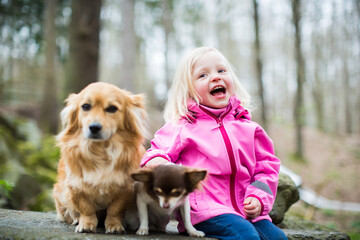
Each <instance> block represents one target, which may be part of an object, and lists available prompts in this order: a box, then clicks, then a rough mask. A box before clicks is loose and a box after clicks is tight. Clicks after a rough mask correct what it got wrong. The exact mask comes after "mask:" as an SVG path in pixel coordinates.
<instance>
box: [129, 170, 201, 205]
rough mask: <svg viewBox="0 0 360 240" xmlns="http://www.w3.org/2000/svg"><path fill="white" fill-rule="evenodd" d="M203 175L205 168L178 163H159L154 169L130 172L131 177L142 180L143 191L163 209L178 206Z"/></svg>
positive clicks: (196, 185)
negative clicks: (187, 166)
mask: <svg viewBox="0 0 360 240" xmlns="http://www.w3.org/2000/svg"><path fill="white" fill-rule="evenodd" d="M205 176H206V170H200V169H191V168H186V167H182V166H179V165H159V166H157V167H155V168H154V169H141V170H139V171H138V172H136V173H134V174H132V178H133V179H134V180H136V181H139V182H142V183H143V184H144V189H145V191H146V192H147V193H148V194H149V195H150V196H151V197H152V198H153V199H154V200H156V201H157V202H158V203H159V205H160V206H161V207H162V208H165V209H173V208H176V207H178V206H179V205H180V204H181V203H182V200H183V199H184V197H186V196H187V195H188V194H189V193H191V192H193V191H194V190H195V189H196V188H197V187H198V185H199V183H200V181H201V180H203V179H204V178H205Z"/></svg>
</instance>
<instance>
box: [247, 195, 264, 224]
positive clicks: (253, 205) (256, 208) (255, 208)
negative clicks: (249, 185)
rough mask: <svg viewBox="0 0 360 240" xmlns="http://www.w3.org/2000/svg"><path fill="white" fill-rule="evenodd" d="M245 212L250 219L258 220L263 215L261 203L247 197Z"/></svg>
mask: <svg viewBox="0 0 360 240" xmlns="http://www.w3.org/2000/svg"><path fill="white" fill-rule="evenodd" d="M244 212H245V214H246V217H247V218H248V219H254V218H257V217H258V216H259V215H260V213H261V203H260V201H259V200H258V199H257V198H254V197H247V198H246V199H245V200H244Z"/></svg>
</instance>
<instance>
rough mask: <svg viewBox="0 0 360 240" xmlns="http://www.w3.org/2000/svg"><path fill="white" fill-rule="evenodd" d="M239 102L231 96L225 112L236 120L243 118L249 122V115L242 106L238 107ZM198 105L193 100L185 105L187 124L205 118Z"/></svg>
mask: <svg viewBox="0 0 360 240" xmlns="http://www.w3.org/2000/svg"><path fill="white" fill-rule="evenodd" d="M240 104H241V102H240V100H239V99H238V98H237V97H236V96H232V97H230V99H229V103H228V105H227V108H226V110H225V112H226V113H227V112H229V114H232V115H233V116H234V117H235V118H236V119H240V118H245V119H248V120H251V114H250V113H249V111H248V110H246V109H245V108H244V107H243V106H241V105H240ZM200 106H201V105H199V104H198V103H197V102H196V101H195V100H193V99H189V100H188V103H187V108H188V110H189V112H188V114H187V115H186V117H185V118H186V119H187V120H188V121H189V122H192V123H194V122H196V118H199V117H202V116H206V115H207V114H206V113H205V112H204V111H203V110H202V109H201V107H200Z"/></svg>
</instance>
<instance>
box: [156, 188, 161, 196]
mask: <svg viewBox="0 0 360 240" xmlns="http://www.w3.org/2000/svg"><path fill="white" fill-rule="evenodd" d="M155 194H156V195H160V196H161V195H162V194H163V191H161V189H155Z"/></svg>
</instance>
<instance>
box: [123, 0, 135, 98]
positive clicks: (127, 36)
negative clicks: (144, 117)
mask: <svg viewBox="0 0 360 240" xmlns="http://www.w3.org/2000/svg"><path fill="white" fill-rule="evenodd" d="M134 4H135V1H133V0H123V4H122V19H123V20H122V21H123V32H122V35H121V36H122V56H123V58H122V77H123V78H122V79H121V81H122V87H123V88H125V89H127V90H129V91H131V92H135V88H136V87H135V86H136V82H135V81H136V80H135V59H136V56H137V54H136V36H135V28H134V21H135V16H134V8H135V5H134Z"/></svg>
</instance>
